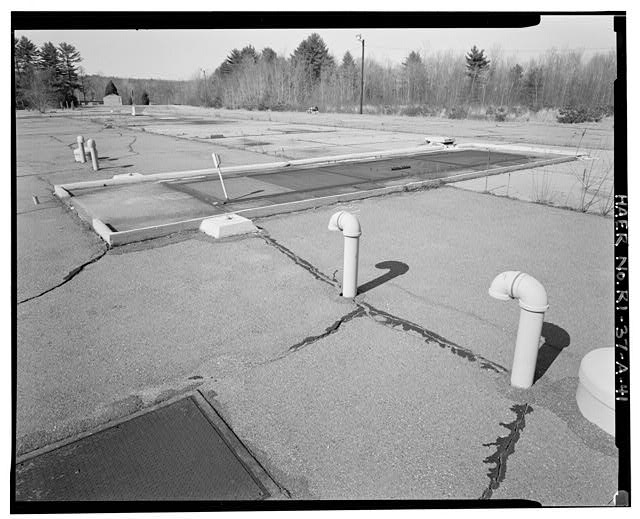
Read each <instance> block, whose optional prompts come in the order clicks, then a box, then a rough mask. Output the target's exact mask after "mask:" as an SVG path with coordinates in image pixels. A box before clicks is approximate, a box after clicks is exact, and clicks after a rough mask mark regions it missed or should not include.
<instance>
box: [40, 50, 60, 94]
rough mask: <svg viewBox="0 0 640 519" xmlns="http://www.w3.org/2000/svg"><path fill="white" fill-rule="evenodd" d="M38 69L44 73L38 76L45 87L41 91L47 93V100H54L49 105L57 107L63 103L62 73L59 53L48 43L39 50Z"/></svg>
mask: <svg viewBox="0 0 640 519" xmlns="http://www.w3.org/2000/svg"><path fill="white" fill-rule="evenodd" d="M39 68H40V69H41V70H42V71H43V72H44V74H41V75H40V78H39V80H40V81H41V82H42V83H43V84H44V85H45V87H43V89H44V90H47V91H48V95H47V96H46V97H47V98H48V99H54V100H53V101H52V103H51V104H53V105H55V106H58V105H59V104H60V103H62V102H64V93H63V89H62V86H61V84H62V72H61V63H60V53H59V52H58V49H57V48H56V46H55V45H54V44H53V43H51V42H50V41H49V42H47V43H45V44H44V45H42V47H41V48H40V61H39ZM52 92H53V94H52ZM49 94H51V95H49Z"/></svg>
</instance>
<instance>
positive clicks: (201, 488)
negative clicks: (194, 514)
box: [16, 397, 269, 501]
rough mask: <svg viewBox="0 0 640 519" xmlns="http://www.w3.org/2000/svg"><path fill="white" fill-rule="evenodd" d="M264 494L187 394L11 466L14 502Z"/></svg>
mask: <svg viewBox="0 0 640 519" xmlns="http://www.w3.org/2000/svg"><path fill="white" fill-rule="evenodd" d="M268 495H269V493H268V492H267V491H266V489H265V488H264V486H263V485H262V484H260V483H258V480H257V479H256V478H254V477H252V476H251V474H250V473H249V471H248V470H247V468H245V466H244V465H243V464H242V463H241V462H240V460H239V458H238V456H236V455H235V454H234V453H233V452H232V451H231V450H230V449H229V447H228V446H227V443H226V442H225V441H224V440H223V438H222V437H221V434H220V432H219V431H218V429H216V428H215V427H214V426H213V425H212V423H211V422H210V421H209V420H208V419H207V417H206V416H205V414H204V412H203V411H202V409H201V408H200V407H199V406H198V404H197V403H196V401H195V400H194V398H192V397H189V398H185V399H182V400H179V401H177V402H175V403H173V404H171V405H167V406H166V407H161V408H159V409H156V410H155V411H151V412H148V413H146V414H142V415H141V416H138V417H136V418H133V419H131V420H129V421H126V422H124V423H120V424H118V425H116V426H114V427H111V428H109V429H106V430H103V431H101V432H98V433H96V434H93V435H91V436H87V437H85V438H82V439H80V440H78V441H76V442H74V443H70V444H68V445H65V446H63V447H60V448H58V449H56V450H53V451H51V452H48V453H45V454H42V455H40V456H37V457H34V458H31V459H28V460H26V461H23V462H21V463H19V464H17V466H16V501H92V500H100V501H113V500H127V501H129V500H131V501H137V500H154V501H158V500H257V499H263V498H265V497H268Z"/></svg>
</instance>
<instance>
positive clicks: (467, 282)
mask: <svg viewBox="0 0 640 519" xmlns="http://www.w3.org/2000/svg"><path fill="white" fill-rule="evenodd" d="M459 208H465V209H464V211H460V210H459ZM340 209H344V210H347V211H350V212H353V213H354V214H356V215H357V216H358V218H359V219H360V222H361V225H362V237H361V239H360V267H359V268H360V271H359V285H364V284H367V283H372V282H374V281H375V280H376V279H378V278H381V277H386V275H388V270H387V269H385V268H376V267H375V265H376V264H378V263H381V262H388V261H395V262H399V263H403V264H405V265H406V266H407V267H408V270H407V271H406V273H404V274H402V275H399V276H397V277H392V278H391V279H388V280H387V281H386V282H384V283H381V284H380V285H379V286H376V287H374V288H373V289H371V290H369V291H367V292H366V293H364V294H362V296H361V298H362V300H363V301H368V302H371V303H372V304H374V305H377V306H379V307H380V308H383V309H384V310H387V311H390V312H392V313H394V314H398V315H403V316H405V317H406V318H408V319H410V320H411V321H413V322H416V323H418V324H422V325H424V326H426V327H427V328H429V329H431V330H434V331H435V332H437V333H442V335H445V336H448V337H450V339H451V340H452V341H454V342H456V343H458V344H461V345H464V344H467V345H469V346H470V347H471V349H473V350H474V351H477V352H478V353H480V354H482V355H485V356H487V357H488V358H491V359H493V360H494V361H496V362H498V363H500V364H502V365H504V366H508V367H510V365H511V359H512V354H513V347H514V344H515V336H516V331H517V324H518V315H519V311H520V310H519V308H518V307H517V304H516V303H514V304H509V302H500V301H496V300H494V299H492V298H490V297H489V295H488V293H487V290H488V288H489V285H490V283H491V280H492V279H493V278H494V277H495V276H496V275H497V274H499V273H500V272H503V271H505V270H522V271H524V272H527V273H529V274H531V275H532V276H534V277H536V278H537V279H538V280H540V281H541V282H542V283H543V285H544V286H545V288H546V290H547V293H548V295H549V302H550V309H549V311H548V312H547V313H546V317H545V321H546V322H547V323H549V324H548V326H547V327H546V329H547V330H548V334H549V335H554V336H555V335H559V336H562V337H564V335H565V334H568V335H569V346H568V347H566V348H565V347H564V346H566V345H564V346H563V347H561V349H562V353H561V354H559V355H556V357H557V358H556V359H555V361H554V362H553V364H552V365H551V367H550V368H549V370H548V372H547V374H546V376H553V375H552V374H553V373H556V372H557V375H558V376H560V377H564V376H569V375H571V376H577V372H578V365H579V361H580V359H581V358H582V356H584V355H585V354H586V353H587V352H588V351H590V350H591V349H593V348H595V347H601V346H604V345H606V344H609V343H610V342H611V340H612V337H613V315H612V313H611V312H610V309H611V301H612V300H613V286H612V283H611V276H610V272H611V265H612V264H613V248H612V246H611V245H610V244H611V243H612V241H611V235H612V234H611V233H612V228H611V221H610V220H609V219H606V218H601V217H596V216H592V215H583V214H580V213H575V212H571V211H566V210H560V209H552V208H548V207H544V206H539V205H536V204H527V203H524V202H519V201H510V200H504V199H498V198H496V197H491V196H486V195H481V194H475V193H469V192H465V191H461V190H456V189H450V188H440V189H437V190H430V191H425V192H418V193H404V194H401V195H395V196H389V197H386V198H383V199H371V200H362V201H353V202H351V203H349V204H343V205H338V206H334V207H327V208H325V209H321V210H317V211H314V212H308V213H301V214H299V215H296V216H295V218H292V217H290V216H286V217H285V216H283V217H273V218H269V219H265V220H259V221H258V222H257V223H258V225H260V226H262V227H264V228H265V229H266V230H268V231H269V233H271V234H272V236H274V238H276V239H278V240H282V242H283V243H285V244H286V245H287V247H289V248H291V249H292V250H294V251H296V253H297V254H298V255H300V256H301V257H303V258H305V259H307V261H310V262H311V263H313V264H314V265H316V266H317V267H318V268H319V269H320V270H321V271H323V272H325V273H327V274H328V275H332V273H334V274H335V275H336V276H337V278H338V279H340V276H341V274H340V273H341V271H342V240H341V239H340V237H339V236H336V235H335V234H333V233H330V232H329V231H327V230H326V226H327V224H328V222H329V218H330V216H331V214H333V213H334V212H335V211H337V210H340ZM569 230H570V231H569ZM308 236H313V237H314V239H313V240H309V239H308ZM478 236H482V237H483V238H482V239H477V237H478ZM584 280H588V282H586V281H584ZM409 301H410V304H408V302H409ZM576 301H580V302H581V303H580V305H581V306H580V308H581V311H580V312H576V311H575V304H576ZM551 324H553V325H554V326H555V328H554V327H552V326H550V325H551ZM479 330H482V333H479ZM556 342H558V341H557V340H556ZM565 359H566V361H567V362H566V363H565ZM569 359H570V361H569Z"/></svg>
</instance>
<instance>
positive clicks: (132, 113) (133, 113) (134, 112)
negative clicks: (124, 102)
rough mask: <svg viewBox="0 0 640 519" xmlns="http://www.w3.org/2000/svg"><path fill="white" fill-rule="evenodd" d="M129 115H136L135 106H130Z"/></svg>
mask: <svg viewBox="0 0 640 519" xmlns="http://www.w3.org/2000/svg"><path fill="white" fill-rule="evenodd" d="M131 115H134V116H135V115H136V105H131Z"/></svg>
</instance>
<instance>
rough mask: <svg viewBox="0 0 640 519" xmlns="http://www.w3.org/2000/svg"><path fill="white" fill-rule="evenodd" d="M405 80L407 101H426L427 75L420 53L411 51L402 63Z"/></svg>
mask: <svg viewBox="0 0 640 519" xmlns="http://www.w3.org/2000/svg"><path fill="white" fill-rule="evenodd" d="M402 66H403V69H404V70H403V73H404V80H405V81H406V85H407V99H406V101H407V102H409V103H415V102H417V103H422V102H424V101H425V90H426V74H425V69H424V65H423V63H422V57H421V56H420V53H419V52H415V51H413V50H412V51H411V52H410V53H409V55H408V56H407V58H406V59H405V60H404V61H403V62H402Z"/></svg>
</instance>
